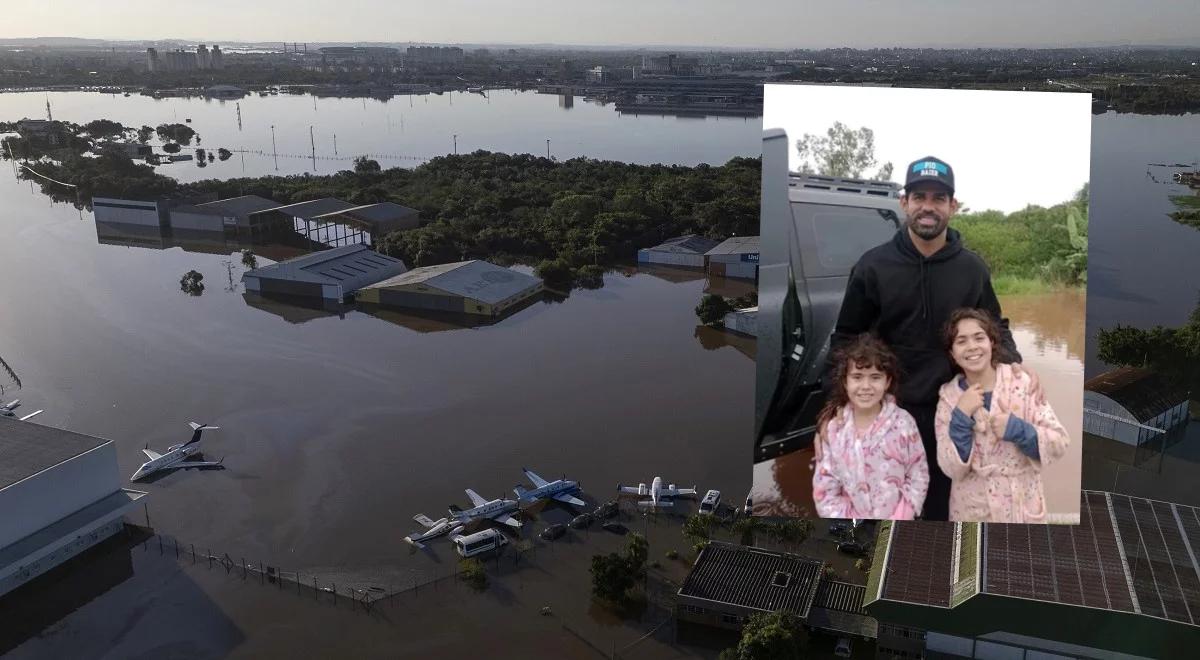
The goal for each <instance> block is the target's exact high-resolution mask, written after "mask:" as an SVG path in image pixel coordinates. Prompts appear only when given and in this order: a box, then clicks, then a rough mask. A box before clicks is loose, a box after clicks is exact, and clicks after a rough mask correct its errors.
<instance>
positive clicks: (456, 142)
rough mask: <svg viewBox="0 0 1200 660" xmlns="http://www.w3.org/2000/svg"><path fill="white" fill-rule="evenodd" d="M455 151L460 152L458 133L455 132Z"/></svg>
mask: <svg viewBox="0 0 1200 660" xmlns="http://www.w3.org/2000/svg"><path fill="white" fill-rule="evenodd" d="M454 153H455V155H457V154H458V133H455V134H454Z"/></svg>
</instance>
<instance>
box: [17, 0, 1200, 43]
mask: <svg viewBox="0 0 1200 660" xmlns="http://www.w3.org/2000/svg"><path fill="white" fill-rule="evenodd" d="M3 5H4V9H3V20H2V22H0V37H2V38H17V37H47V36H53V37H90V38H101V39H165V38H179V39H194V40H197V41H218V42H219V41H225V40H240V41H301V42H303V41H310V42H316V41H393V42H406V41H421V42H437V43H557V44H579V45H644V44H660V45H696V46H762V47H768V48H804V47H813V48H824V47H835V46H850V47H869V46H963V45H967V46H973V45H980V46H987V45H1000V46H1007V45H1029V46H1047V45H1072V44H1078V43H1085V42H1086V43H1095V42H1105V43H1109V42H1117V43H1130V42H1132V43H1176V44H1179V43H1184V42H1186V43H1191V44H1200V10H1198V9H1197V4H1196V2H1195V0H1141V1H1140V2H1129V1H1128V0H1005V1H1003V2H996V1H995V0H986V1H984V0H908V1H906V2H900V1H895V0H847V1H845V2H830V1H828V0H826V1H824V2H804V1H801V0H751V1H750V2H730V1H729V0H436V1H434V2H429V1H428V0H421V1H417V2H413V1H411V0H351V1H350V2H328V1H327V0H321V1H319V2H314V1H312V0H253V1H250V0H104V1H103V2H101V1H97V0H4V2H3Z"/></svg>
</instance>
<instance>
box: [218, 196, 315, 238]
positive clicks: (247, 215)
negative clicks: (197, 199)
mask: <svg viewBox="0 0 1200 660" xmlns="http://www.w3.org/2000/svg"><path fill="white" fill-rule="evenodd" d="M198 206H199V207H201V208H204V209H211V210H214V211H217V212H219V213H221V215H222V216H223V217H225V218H227V220H226V221H225V224H227V225H228V224H232V225H234V226H236V227H237V233H238V235H239V236H242V237H250V238H255V237H258V236H261V235H264V234H270V233H274V232H277V231H279V230H280V229H292V223H291V219H290V218H287V217H286V216H281V215H277V214H273V213H271V211H272V210H273V209H277V208H279V207H280V206H281V205H280V203H279V202H276V201H275V200H273V199H267V198H266V197H259V196H258V195H242V196H241V197H230V198H228V199H218V200H216V201H214V202H207V203H205V204H199V205H198Z"/></svg>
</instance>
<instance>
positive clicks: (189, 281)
mask: <svg viewBox="0 0 1200 660" xmlns="http://www.w3.org/2000/svg"><path fill="white" fill-rule="evenodd" d="M203 279H204V276H203V275H201V274H200V273H198V272H196V271H194V270H189V271H188V272H186V273H184V274H183V277H181V278H179V290H180V291H183V292H184V293H186V294H188V295H189V296H198V295H200V294H202V293H204V282H202V281H201V280H203Z"/></svg>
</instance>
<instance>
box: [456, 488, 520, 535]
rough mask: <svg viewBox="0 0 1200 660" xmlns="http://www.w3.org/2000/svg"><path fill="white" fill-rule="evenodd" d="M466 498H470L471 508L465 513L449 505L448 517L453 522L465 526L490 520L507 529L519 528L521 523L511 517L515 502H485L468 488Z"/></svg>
mask: <svg viewBox="0 0 1200 660" xmlns="http://www.w3.org/2000/svg"><path fill="white" fill-rule="evenodd" d="M467 497H469V498H471V507H472V508H470V509H467V510H466V511H463V510H462V509H460V508H458V507H457V506H454V505H453V504H451V505H450V517H451V518H453V519H454V520H456V521H458V522H460V523H462V524H464V525H466V524H467V523H471V522H474V521H476V520H484V519H490V520H495V521H496V522H502V523H504V524H505V525H508V526H509V527H520V526H521V521H520V520H517V519H516V518H513V517H512V513H513V512H514V511H516V510H517V505H518V503H517V501H516V500H509V499H504V498H500V499H496V500H490V501H489V500H485V499H483V498H482V497H480V496H479V493H476V492H475V491H473V490H471V489H470V488H468V489H467Z"/></svg>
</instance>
